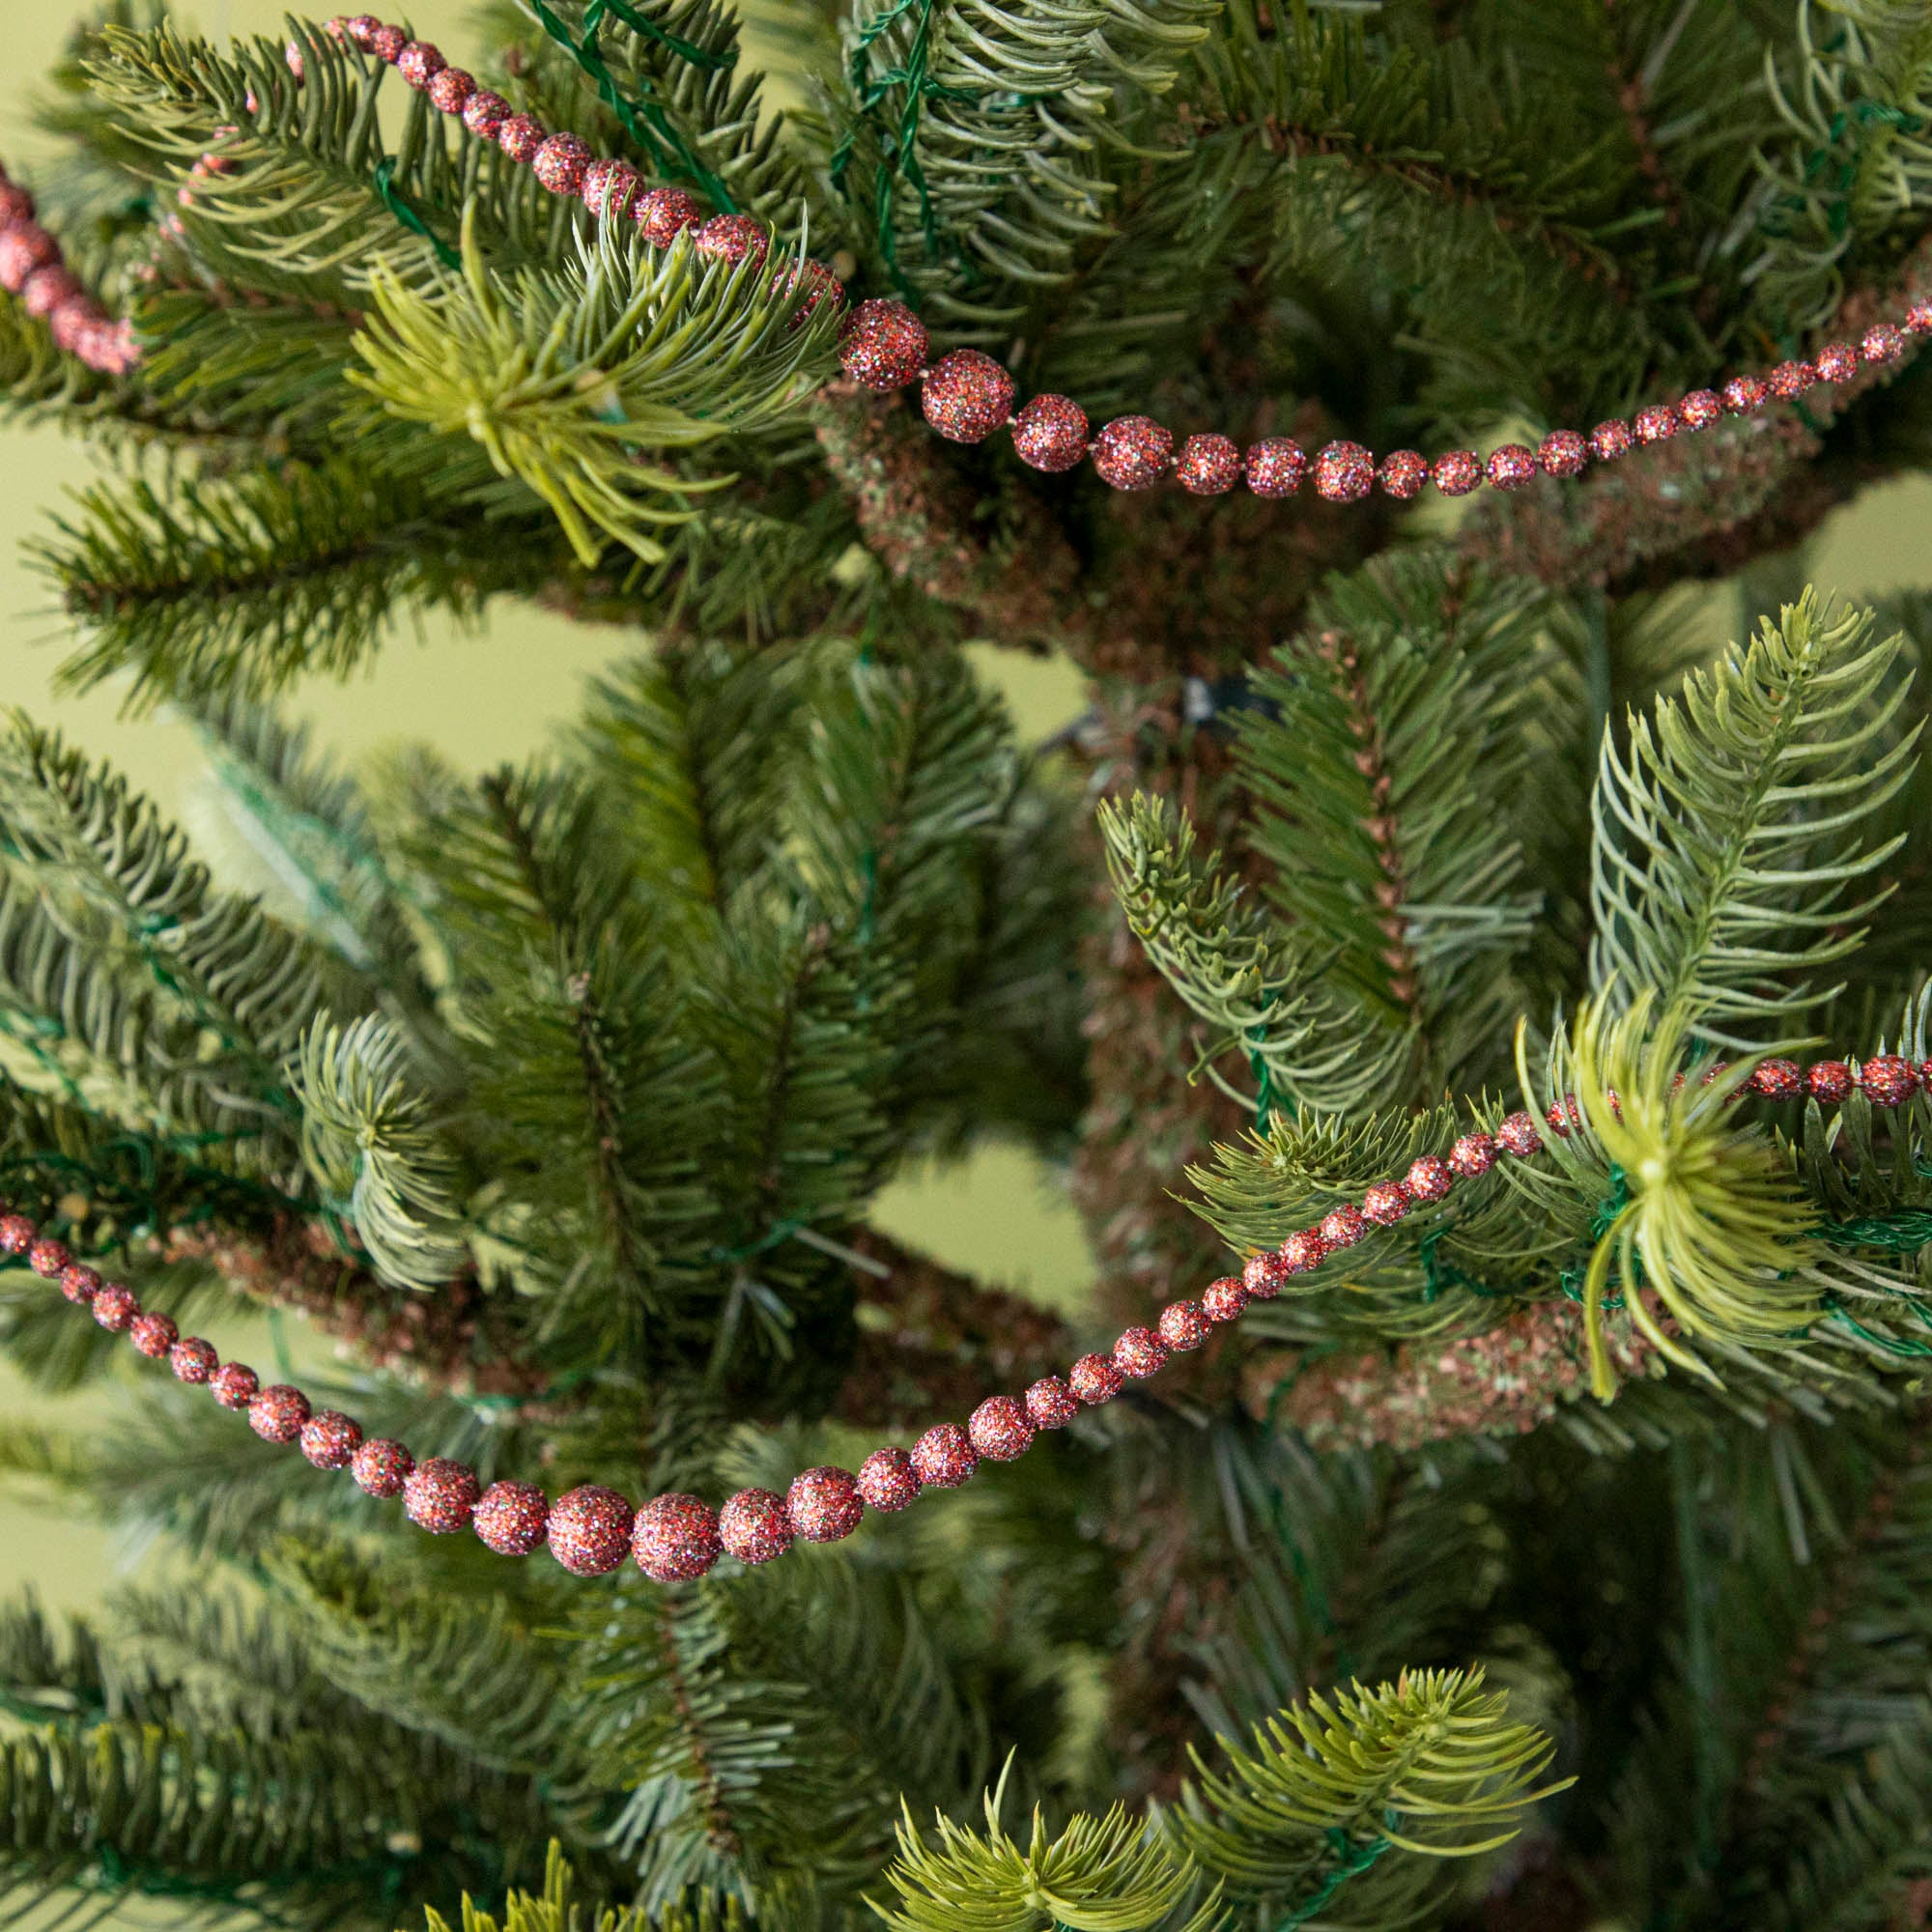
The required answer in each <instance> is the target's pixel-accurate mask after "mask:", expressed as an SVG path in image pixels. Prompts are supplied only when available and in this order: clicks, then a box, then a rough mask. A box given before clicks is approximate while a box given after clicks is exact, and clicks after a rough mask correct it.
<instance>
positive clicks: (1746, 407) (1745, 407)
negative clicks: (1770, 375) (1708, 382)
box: [1719, 376, 1771, 416]
mask: <svg viewBox="0 0 1932 1932" xmlns="http://www.w3.org/2000/svg"><path fill="white" fill-rule="evenodd" d="M1719 394H1720V395H1721V396H1722V397H1723V400H1724V407H1725V409H1727V410H1728V411H1730V412H1731V414H1732V415H1734V416H1743V415H1748V414H1749V413H1750V412H1751V411H1753V410H1761V409H1763V408H1764V405H1765V400H1766V398H1767V397H1768V396H1769V395H1770V394H1771V387H1770V384H1767V383H1766V382H1765V381H1764V379H1763V378H1762V377H1761V376H1733V377H1732V378H1731V380H1730V381H1729V382H1728V383H1726V384H1724V386H1723V388H1722V389H1721V390H1720V391H1719Z"/></svg>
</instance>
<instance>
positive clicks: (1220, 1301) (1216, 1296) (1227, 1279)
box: [1201, 1274, 1248, 1321]
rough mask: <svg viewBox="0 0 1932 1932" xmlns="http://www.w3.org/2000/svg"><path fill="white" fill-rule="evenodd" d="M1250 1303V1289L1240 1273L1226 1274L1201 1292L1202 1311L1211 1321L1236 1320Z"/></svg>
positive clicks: (1211, 1282)
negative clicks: (1247, 1288)
mask: <svg viewBox="0 0 1932 1932" xmlns="http://www.w3.org/2000/svg"><path fill="white" fill-rule="evenodd" d="M1247 1305H1248V1291H1247V1290H1246V1289H1245V1288H1244V1287H1243V1286H1242V1285H1241V1279H1240V1277H1239V1276H1238V1275H1232V1274H1224V1275H1223V1276H1222V1277H1221V1279H1220V1280H1219V1281H1210V1282H1209V1283H1208V1286H1207V1287H1206V1288H1205V1289H1203V1290H1202V1292H1201V1312H1202V1313H1203V1314H1204V1315H1205V1316H1207V1318H1208V1321H1236V1319H1237V1318H1238V1317H1239V1315H1240V1312H1241V1310H1242V1309H1244V1308H1245V1307H1246V1306H1247Z"/></svg>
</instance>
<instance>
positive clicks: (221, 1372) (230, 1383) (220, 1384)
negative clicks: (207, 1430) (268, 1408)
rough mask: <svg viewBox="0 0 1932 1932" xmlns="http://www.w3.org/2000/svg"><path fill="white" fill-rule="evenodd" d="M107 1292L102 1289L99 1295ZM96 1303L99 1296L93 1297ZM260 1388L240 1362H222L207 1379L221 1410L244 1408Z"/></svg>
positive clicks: (250, 1372)
mask: <svg viewBox="0 0 1932 1932" xmlns="http://www.w3.org/2000/svg"><path fill="white" fill-rule="evenodd" d="M107 1292H108V1291H107V1290H106V1289H102V1290H101V1291H100V1293H101V1294H105V1293H107ZM94 1298H95V1300H96V1302H97V1303H98V1302H99V1299H100V1295H99V1294H97V1295H96V1296H95V1297H94ZM261 1386H262V1384H261V1382H260V1381H259V1380H258V1379H257V1378H256V1375H255V1371H254V1370H253V1369H251V1368H249V1367H247V1366H246V1364H245V1363H241V1362H223V1363H222V1365H221V1366H220V1367H219V1368H218V1369H216V1370H215V1372H214V1373H213V1375H212V1376H210V1377H209V1378H208V1392H209V1394H210V1395H212V1396H213V1398H214V1399H215V1401H216V1402H218V1403H219V1404H220V1405H221V1406H222V1407H223V1408H246V1407H247V1406H248V1405H249V1404H250V1403H251V1402H253V1401H254V1400H255V1393H256V1391H257V1390H258V1389H259V1388H260V1387H261Z"/></svg>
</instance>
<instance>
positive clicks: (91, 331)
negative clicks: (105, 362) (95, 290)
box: [47, 297, 100, 355]
mask: <svg viewBox="0 0 1932 1932" xmlns="http://www.w3.org/2000/svg"><path fill="white" fill-rule="evenodd" d="M47 327H48V329H49V331H50V332H51V333H52V335H53V338H54V345H55V347H56V348H59V349H65V350H66V351H67V353H68V354H69V355H80V354H81V353H82V351H83V349H86V348H91V346H92V344H93V341H94V337H95V335H96V333H97V331H98V330H99V327H100V318H99V315H97V314H96V313H95V308H94V304H93V303H92V302H91V301H88V300H86V299H85V298H82V297H75V298H73V299H72V300H71V301H64V302H62V303H61V305H60V307H58V308H57V309H55V310H54V312H53V314H52V315H51V316H50V317H48V319H47Z"/></svg>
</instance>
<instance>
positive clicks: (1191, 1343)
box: [1154, 1301, 1214, 1350]
mask: <svg viewBox="0 0 1932 1932" xmlns="http://www.w3.org/2000/svg"><path fill="white" fill-rule="evenodd" d="M1213 1332H1214V1324H1213V1323H1212V1322H1211V1321H1208V1316H1207V1314H1206V1312H1205V1311H1204V1310H1203V1308H1202V1306H1201V1304H1200V1303H1199V1302H1198V1301H1170V1302H1169V1303H1168V1304H1167V1306H1166V1307H1165V1308H1163V1309H1162V1310H1161V1311H1160V1320H1159V1321H1157V1322H1155V1323H1154V1333H1155V1334H1157V1335H1158V1336H1159V1337H1160V1339H1161V1340H1162V1341H1163V1342H1164V1343H1166V1344H1167V1346H1168V1347H1169V1348H1170V1349H1178V1350H1188V1349H1198V1348H1200V1346H1201V1345H1202V1343H1204V1342H1205V1341H1207V1339H1208V1336H1209V1335H1211V1334H1212V1333H1213Z"/></svg>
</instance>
